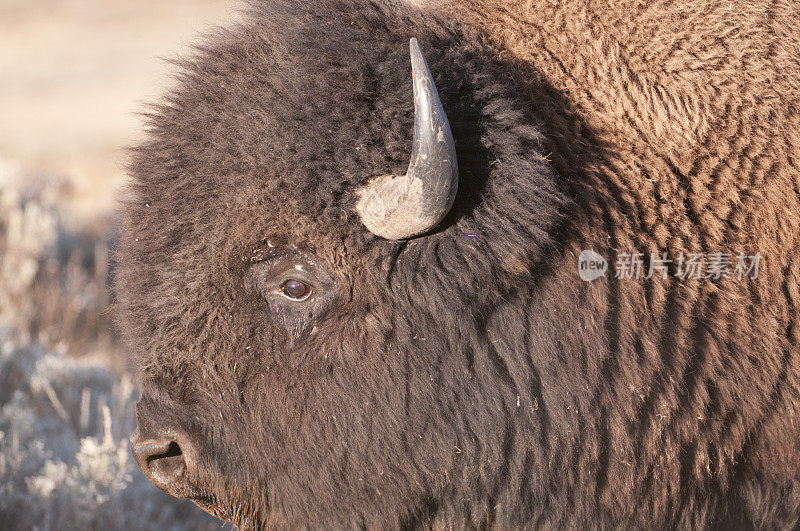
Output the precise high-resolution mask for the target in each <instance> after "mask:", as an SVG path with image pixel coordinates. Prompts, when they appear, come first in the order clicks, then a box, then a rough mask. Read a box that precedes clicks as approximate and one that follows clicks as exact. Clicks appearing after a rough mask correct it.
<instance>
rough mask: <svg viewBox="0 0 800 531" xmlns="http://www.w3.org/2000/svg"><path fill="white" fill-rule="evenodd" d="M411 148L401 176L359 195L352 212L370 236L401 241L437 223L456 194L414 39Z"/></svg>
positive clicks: (440, 115) (438, 114)
mask: <svg viewBox="0 0 800 531" xmlns="http://www.w3.org/2000/svg"><path fill="white" fill-rule="evenodd" d="M411 72H412V74H411V75H412V79H413V85H414V145H413V148H412V150H411V162H410V163H409V165H408V171H407V172H406V174H405V175H403V176H396V175H382V176H380V177H376V178H375V179H373V180H372V181H370V183H369V184H367V185H366V186H365V187H363V188H362V189H361V190H359V191H358V194H359V196H360V197H359V200H358V203H357V204H356V210H357V211H358V214H359V216H361V221H362V222H363V223H364V225H366V227H367V229H369V231H370V232H372V233H373V234H375V235H377V236H380V237H382V238H386V239H388V240H402V239H405V238H411V237H413V236H417V235H419V234H422V233H424V232H427V231H429V230H431V229H432V228H434V227H435V226H436V225H438V224H439V223H440V222H441V221H442V219H444V217H445V216H446V215H447V213H448V212H449V211H450V207H451V206H453V200H454V199H455V197H456V191H457V190H458V161H457V160H456V148H455V144H454V143H453V133H452V132H451V131H450V124H449V123H448V122H447V116H446V115H445V113H444V109H443V108H442V102H441V101H439V94H438V93H437V92H436V86H435V85H434V83H433V77H432V76H431V72H430V70H428V65H427V64H426V63H425V58H424V57H423V56H422V51H421V50H420V49H419V44H418V43H417V39H411Z"/></svg>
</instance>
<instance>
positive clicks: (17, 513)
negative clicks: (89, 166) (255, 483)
mask: <svg viewBox="0 0 800 531" xmlns="http://www.w3.org/2000/svg"><path fill="white" fill-rule="evenodd" d="M68 191H69V190H68V187H67V185H65V184H64V182H63V181H60V180H59V179H54V178H43V179H23V178H22V177H21V176H20V175H19V174H18V172H15V171H14V168H13V167H11V166H10V165H8V164H5V165H4V164H3V161H2V160H0V529H25V530H27V529H40V530H51V529H52V530H59V531H60V530H71V529H103V530H105V529H159V530H161V529H176V530H177V529H198V528H203V529H218V528H220V526H221V524H220V522H219V521H217V520H213V519H211V518H210V517H208V516H206V515H205V513H203V512H202V511H201V510H200V509H198V508H197V507H195V506H193V505H192V504H191V503H189V502H178V501H177V500H174V499H173V498H171V497H169V496H167V495H166V494H164V493H162V492H161V491H159V490H158V489H157V488H156V487H154V486H153V485H152V484H151V483H150V482H149V481H147V479H146V478H145V477H144V475H143V474H142V472H141V471H140V470H139V468H138V467H137V466H136V463H135V462H134V461H133V458H132V457H131V455H130V451H129V450H128V437H129V435H130V434H131V432H132V431H133V429H134V427H135V417H134V409H133V408H134V404H135V402H136V399H137V396H138V390H137V389H136V385H135V383H134V382H133V380H132V378H131V376H130V374H129V372H128V371H127V364H126V361H125V359H126V357H125V353H124V351H123V350H122V349H121V347H120V345H119V343H118V342H117V341H116V340H115V338H114V336H113V332H112V327H111V323H110V321H109V315H108V306H109V304H110V301H111V296H110V291H109V288H108V286H109V282H108V281H109V272H108V267H107V261H108V254H109V253H108V249H109V247H110V242H111V241H112V237H111V235H112V234H113V230H112V229H111V225H110V223H108V222H107V221H105V222H104V221H102V220H99V221H97V222H96V223H93V224H92V226H90V227H86V226H80V225H78V226H75V225H74V224H73V225H71V224H70V223H68V221H69V220H68V219H65V218H67V217H68V216H65V215H64V213H63V212H62V205H63V203H64V201H65V194H67V193H68Z"/></svg>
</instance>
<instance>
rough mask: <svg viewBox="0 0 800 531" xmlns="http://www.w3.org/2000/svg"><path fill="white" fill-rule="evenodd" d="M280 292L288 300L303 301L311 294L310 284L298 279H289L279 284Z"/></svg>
mask: <svg viewBox="0 0 800 531" xmlns="http://www.w3.org/2000/svg"><path fill="white" fill-rule="evenodd" d="M281 294H282V295H283V296H284V297H286V298H287V299H289V300H293V301H297V302H300V301H304V300H306V299H307V298H308V297H309V296H310V295H311V286H309V285H308V284H306V283H305V282H301V281H299V280H294V279H289V280H287V281H286V282H284V283H283V285H282V286H281Z"/></svg>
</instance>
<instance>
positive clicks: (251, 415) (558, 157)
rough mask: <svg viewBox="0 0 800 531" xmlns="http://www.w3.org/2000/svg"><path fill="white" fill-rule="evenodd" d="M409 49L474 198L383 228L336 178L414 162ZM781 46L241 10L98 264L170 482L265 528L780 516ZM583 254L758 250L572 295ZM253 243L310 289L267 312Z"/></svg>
mask: <svg viewBox="0 0 800 531" xmlns="http://www.w3.org/2000/svg"><path fill="white" fill-rule="evenodd" d="M411 36H416V37H417V38H418V39H419V40H420V43H421V46H422V48H423V50H424V51H425V53H426V56H427V58H428V62H429V64H430V68H431V71H432V72H433V73H434V76H435V78H436V82H437V86H438V88H439V92H440V95H441V98H442V101H443V104H444V107H445V109H446V111H447V113H448V116H449V117H450V120H451V125H452V129H453V135H454V138H455V142H456V148H457V151H458V157H459V168H460V179H461V183H460V188H459V195H458V197H457V199H456V204H455V206H454V209H453V211H452V212H451V214H450V216H449V217H448V218H447V220H446V221H445V222H444V224H443V225H442V226H441V227H440V228H439V229H438V230H437V231H435V232H434V233H432V234H429V235H426V236H423V237H421V238H417V239H415V240H412V241H410V242H391V241H386V240H381V239H379V238H377V237H374V236H373V235H371V234H370V233H369V232H367V231H366V229H365V228H364V227H363V226H362V225H361V224H360V223H359V219H358V216H357V215H355V212H354V210H353V204H354V201H355V193H354V192H355V190H356V189H357V188H358V187H360V186H362V185H363V184H364V183H365V182H366V181H367V180H368V179H369V178H371V177H373V176H376V175H381V174H386V173H390V172H395V173H402V172H403V171H404V169H405V165H406V164H407V162H408V156H409V151H410V147H411V132H412V128H411V125H412V122H413V108H412V102H411V96H410V94H411V86H410V74H409V72H410V66H409V62H408V48H407V46H408V44H407V43H408V38H409V37H411ZM798 57H800V10H798V9H797V6H796V4H793V3H783V2H773V3H767V2H762V1H755V2H754V1H747V2H744V1H742V2H735V1H734V2H731V1H730V0H724V1H717V2H715V1H706V2H698V3H694V4H693V5H689V6H687V5H686V4H684V3H676V2H666V1H665V2H648V3H646V4H639V3H636V2H623V1H613V2H590V1H575V0H572V1H564V2H543V1H542V2H505V1H504V2H499V1H498V2H492V1H488V0H487V1H477V0H476V1H472V2H465V3H463V4H450V3H436V4H435V5H428V6H426V7H410V6H405V5H395V4H391V3H390V4H382V3H379V2H365V1H364V2H362V1H358V0H341V1H339V0H320V1H318V2H313V3H312V4H311V5H307V4H306V3H304V2H298V3H293V2H288V1H286V2H284V1H282V0H269V1H264V2H258V3H255V4H254V5H253V7H252V9H251V15H250V18H249V21H248V22H247V23H245V24H244V25H242V26H241V27H237V28H234V29H232V30H230V31H224V32H220V33H219V34H218V35H217V36H216V37H215V38H214V39H213V41H212V42H211V43H210V44H209V45H207V46H206V47H203V48H202V49H201V50H200V51H199V52H198V54H197V56H196V57H195V58H194V59H192V60H190V61H186V62H184V63H183V68H182V74H181V75H180V84H179V88H178V89H176V90H175V91H174V92H172V93H171V94H170V95H169V96H168V98H167V99H166V102H165V103H164V104H162V105H159V106H157V107H156V108H155V110H154V112H153V115H152V120H151V128H150V136H149V140H148V141H146V142H145V143H143V144H142V145H141V146H140V147H139V148H138V149H137V150H136V153H135V156H134V162H133V164H132V174H133V177H134V180H133V185H132V191H133V194H134V199H132V200H130V201H128V202H127V204H126V210H125V215H124V217H125V228H124V231H123V234H122V238H121V241H120V244H119V249H118V254H117V259H118V262H119V267H118V270H117V280H116V286H117V294H118V298H119V303H118V310H119V323H120V326H121V329H122V331H123V333H124V335H125V337H126V339H127V341H128V344H129V345H130V347H131V350H132V351H133V354H134V356H135V358H136V360H137V361H138V363H139V364H140V366H141V368H142V374H143V389H144V394H143V398H142V405H141V412H142V417H143V418H144V417H146V418H149V419H159V420H158V422H160V423H162V424H163V425H165V426H177V427H179V428H180V429H181V430H184V431H186V432H187V433H190V434H191V435H192V437H193V438H194V439H195V441H196V446H197V447H198V448H199V449H200V453H201V458H202V466H200V467H199V470H198V471H197V472H196V473H195V474H194V475H193V477H192V478H191V481H190V485H191V488H190V492H189V494H190V496H192V497H194V498H196V499H197V500H198V501H199V502H200V503H202V504H203V505H205V506H214V507H215V511H216V512H217V514H219V515H221V516H224V517H227V518H229V519H232V520H234V521H237V522H238V523H239V524H241V525H254V526H266V527H269V526H285V525H291V526H296V525H310V526H325V527H352V526H367V527H398V526H408V527H417V526H419V527H428V526H434V525H443V526H454V527H462V526H467V525H469V526H482V525H487V524H488V525H497V526H498V527H503V528H505V527H508V526H524V527H547V528H552V527H558V528H560V527H565V526H569V527H587V526H590V527H604V526H612V525H613V526H619V527H623V528H631V527H636V528H651V527H654V526H656V527H661V526H669V527H704V526H712V527H713V526H719V527H729V526H731V525H736V526H757V527H763V526H767V527H782V528H791V527H793V526H797V525H798V523H799V522H800V450H799V449H798V445H800V442H799V441H800V419H798V417H797V415H798V408H800V328H799V326H798V324H799V323H798V320H799V319H798V306H799V305H800V257H799V256H798V255H799V254H800V114H798V113H799V111H800V107H798V104H800V101H799V100H800V90H799V89H800V62H798ZM275 249H277V250H278V251H275ZM582 249H594V250H596V251H597V252H599V253H600V254H602V255H604V256H606V257H607V258H609V259H610V262H611V263H612V264H613V263H614V261H615V260H616V258H617V257H618V256H619V254H620V253H630V252H642V253H651V252H652V253H658V254H661V253H662V252H664V251H667V252H668V253H669V254H670V255H671V256H672V257H675V256H677V255H678V253H680V252H685V253H688V252H715V251H721V252H732V253H738V252H740V251H741V252H745V253H746V254H748V255H752V254H755V253H756V252H760V253H761V255H763V257H764V259H763V262H762V268H761V272H760V275H759V278H758V279H757V280H751V279H747V278H745V279H742V280H739V279H736V278H722V279H719V280H714V279H700V280H692V279H679V278H675V277H674V276H670V277H668V278H667V279H666V280H664V279H662V278H661V277H660V276H659V275H655V276H654V277H653V278H651V279H649V280H639V281H637V280H629V279H628V280H626V279H615V278H613V275H610V276H608V277H607V278H604V279H600V280H596V281H594V282H591V283H587V282H584V281H582V280H581V279H580V278H579V276H578V274H577V267H576V259H577V255H578V253H580V251H581V250H582ZM276 252H277V253H279V254H280V256H278V257H277V258H274V257H273V255H274V254H275V253H276ZM271 260H289V261H290V263H292V262H291V261H292V260H296V261H308V260H311V261H313V262H314V263H316V264H317V266H315V267H317V268H318V270H319V274H320V275H321V278H324V279H325V280H319V282H321V283H322V285H323V286H325V289H326V290H327V291H326V292H325V294H326V296H329V299H325V304H324V305H322V306H315V307H314V308H313V310H309V311H307V312H305V313H303V312H300V313H297V312H294V310H291V311H290V310H287V308H286V307H283V306H280V305H277V306H276V305H274V304H272V303H268V302H266V301H265V300H264V299H265V298H266V297H264V296H262V295H263V293H260V292H259V290H258V289H255V290H254V289H248V288H247V285H248V282H249V283H250V284H252V283H253V282H256V283H257V281H253V280H252V279H253V278H262V277H263V276H264V275H266V273H259V272H258V271H260V270H256V272H255V273H254V272H253V271H254V269H253V268H254V267H266V266H261V265H260V264H262V263H267V264H271V263H272V262H271ZM304 263H305V262H304ZM259 275H261V276H259ZM246 279H250V280H249V281H246ZM265 282H266V281H265ZM327 286H330V287H329V288H328V287H327ZM251 287H252V286H251ZM293 312H294V313H293Z"/></svg>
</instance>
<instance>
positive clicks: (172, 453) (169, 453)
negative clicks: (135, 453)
mask: <svg viewBox="0 0 800 531" xmlns="http://www.w3.org/2000/svg"><path fill="white" fill-rule="evenodd" d="M182 455H183V452H181V447H180V446H178V443H176V442H175V441H172V442H171V443H169V446H167V450H166V451H165V452H164V453H161V454H155V455H151V456H150V457H148V458H147V461H148V462H151V461H154V460H156V459H169V458H170V457H177V456H182Z"/></svg>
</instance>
